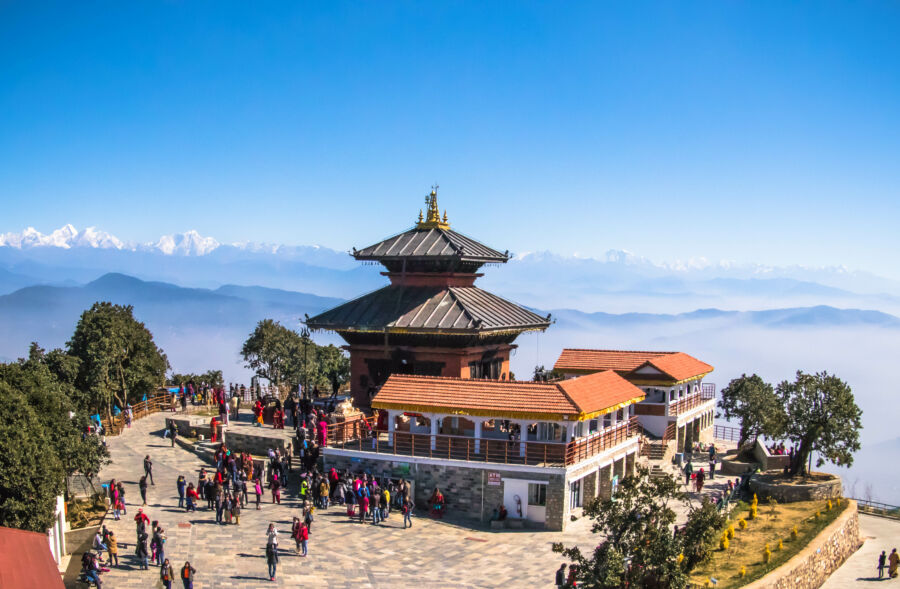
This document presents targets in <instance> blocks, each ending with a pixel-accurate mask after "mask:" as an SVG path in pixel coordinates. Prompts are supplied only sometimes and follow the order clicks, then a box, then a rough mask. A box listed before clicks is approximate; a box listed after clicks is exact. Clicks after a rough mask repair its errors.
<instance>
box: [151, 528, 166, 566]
mask: <svg viewBox="0 0 900 589" xmlns="http://www.w3.org/2000/svg"><path fill="white" fill-rule="evenodd" d="M153 537H154V538H155V539H156V562H157V563H162V561H163V560H165V559H166V539H167V538H166V531H165V530H164V529H162V526H158V527H157V528H156V534H154V536H153Z"/></svg>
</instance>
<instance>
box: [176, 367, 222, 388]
mask: <svg viewBox="0 0 900 589" xmlns="http://www.w3.org/2000/svg"><path fill="white" fill-rule="evenodd" d="M191 381H193V382H194V384H195V385H199V384H200V383H206V384H208V385H209V386H211V387H213V388H219V387H223V386H225V379H224V378H223V377H222V371H221V370H207V371H206V372H204V373H203V374H192V373H188V374H178V373H174V372H173V373H172V376H170V377H169V378H168V381H167V382H168V383H169V386H173V387H177V386H181V385H187V383H189V382H191Z"/></svg>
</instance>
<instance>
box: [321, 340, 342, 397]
mask: <svg viewBox="0 0 900 589" xmlns="http://www.w3.org/2000/svg"><path fill="white" fill-rule="evenodd" d="M316 368H317V372H318V374H319V375H321V380H324V381H326V382H327V383H328V386H330V387H331V393H332V394H333V395H336V394H337V392H338V391H339V390H341V387H342V386H344V384H346V383H347V381H349V380H350V358H348V357H347V356H346V355H345V354H344V352H343V350H341V349H340V348H338V347H337V346H334V345H331V344H329V345H327V346H317V347H316Z"/></svg>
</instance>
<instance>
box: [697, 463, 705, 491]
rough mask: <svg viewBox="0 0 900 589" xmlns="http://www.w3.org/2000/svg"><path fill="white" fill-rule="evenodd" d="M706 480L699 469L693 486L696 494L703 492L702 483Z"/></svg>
mask: <svg viewBox="0 0 900 589" xmlns="http://www.w3.org/2000/svg"><path fill="white" fill-rule="evenodd" d="M705 480H706V473H704V472H703V469H702V468H701V469H700V472H698V473H697V478H696V480H695V481H694V486H695V487H696V489H697V493H698V494H699V493H701V492H702V491H703V483H704V481H705Z"/></svg>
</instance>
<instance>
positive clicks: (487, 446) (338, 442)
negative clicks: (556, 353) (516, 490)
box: [328, 417, 640, 466]
mask: <svg viewBox="0 0 900 589" xmlns="http://www.w3.org/2000/svg"><path fill="white" fill-rule="evenodd" d="M375 427H376V419H375V418H374V417H370V418H366V419H359V420H355V421H350V422H345V423H339V424H335V425H331V426H329V428H328V446H330V447H332V448H339V449H342V450H356V451H360V452H374V453H376V454H392V455H401V456H419V457H423V458H440V459H447V460H465V461H467V462H494V463H499V464H522V465H529V466H569V465H571V464H576V463H578V462H580V461H582V460H585V459H587V458H590V457H592V456H596V455H597V454H599V453H601V452H603V451H604V450H607V449H609V448H612V447H613V446H616V445H618V444H620V443H622V442H624V441H626V440H628V439H629V438H636V437H637V436H638V435H639V433H640V425H638V423H637V420H636V419H635V418H633V417H632V418H631V419H629V420H628V421H626V422H622V423H620V424H618V425H617V426H616V427H614V428H607V429H605V430H602V431H600V432H597V433H595V434H592V435H591V436H588V437H583V438H578V439H576V440H574V441H572V442H539V441H520V440H497V439H493V438H480V439H475V438H472V437H468V436H453V435H444V434H435V435H431V434H430V433H410V432H403V431H394V432H393V433H392V434H388V433H386V432H384V431H378V430H376V429H375ZM391 436H393V439H391Z"/></svg>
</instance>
